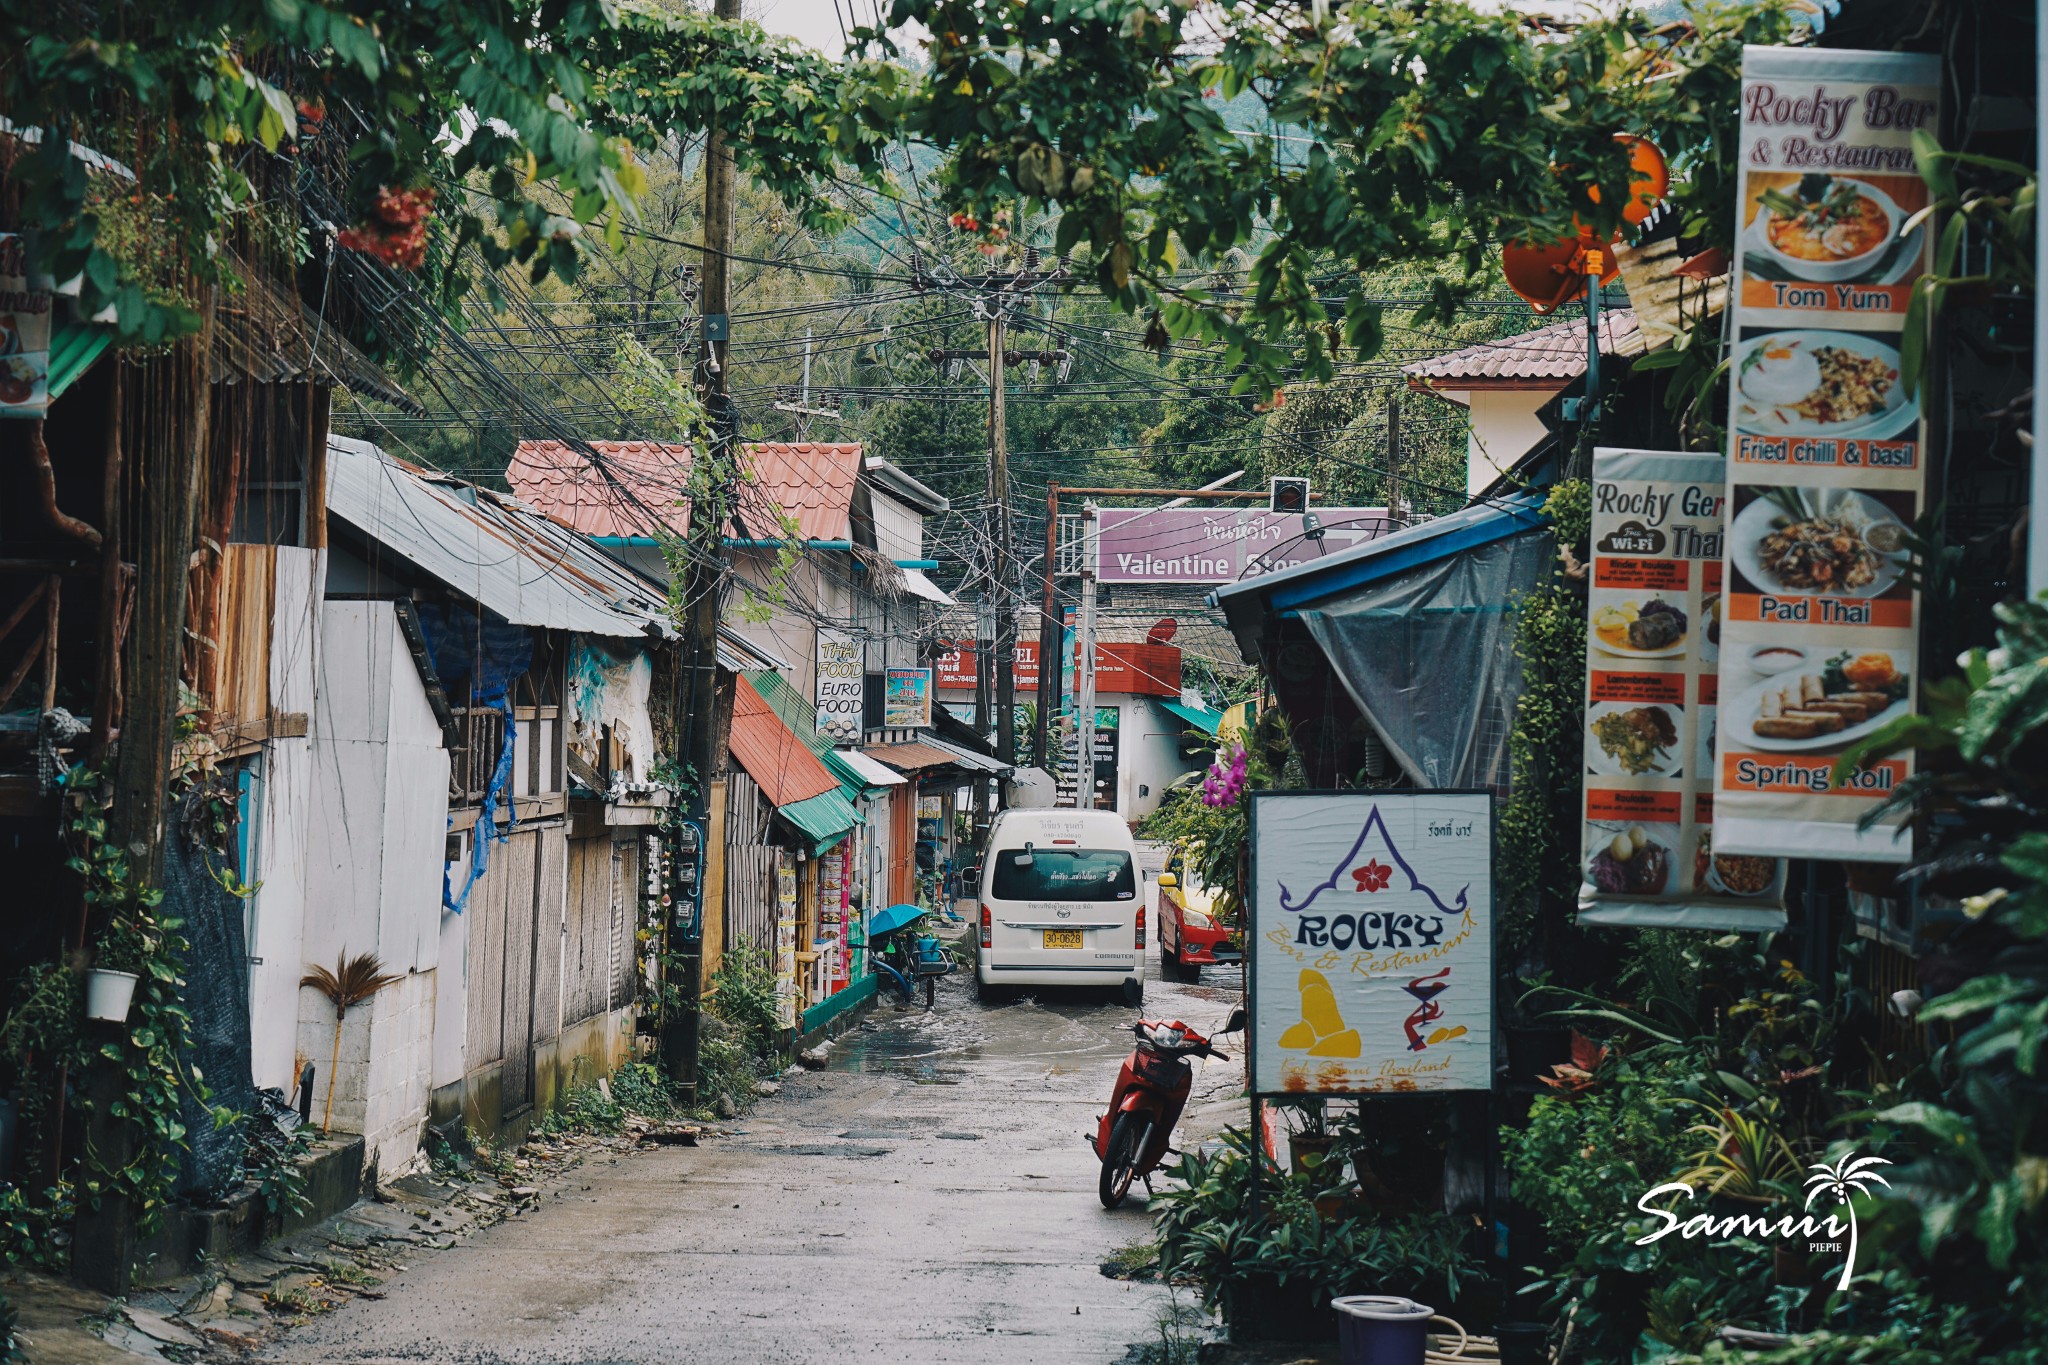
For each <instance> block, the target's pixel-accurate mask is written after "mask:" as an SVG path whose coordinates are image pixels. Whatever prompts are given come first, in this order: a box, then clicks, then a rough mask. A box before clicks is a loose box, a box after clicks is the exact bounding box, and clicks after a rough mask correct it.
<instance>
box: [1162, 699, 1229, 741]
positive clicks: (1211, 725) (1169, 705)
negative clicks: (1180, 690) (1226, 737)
mask: <svg viewBox="0 0 2048 1365" xmlns="http://www.w3.org/2000/svg"><path fill="white" fill-rule="evenodd" d="M1159 704H1160V705H1161V706H1163V707H1165V708H1166V709H1167V710H1169V711H1171V712H1173V714H1175V715H1176V716H1179V717H1180V718H1181V719H1182V720H1184V721H1186V722H1187V723H1188V724H1190V725H1193V726H1195V727H1196V728H1198V729H1201V730H1205V731H1207V732H1208V733H1210V734H1212V735H1213V734H1215V733H1216V731H1217V729H1218V727H1220V726H1221V725H1222V724H1223V713H1222V712H1221V711H1206V710H1204V709H1202V708H1201V707H1199V706H1182V705H1181V704H1180V703H1179V702H1177V701H1162V702H1160V703H1159Z"/></svg>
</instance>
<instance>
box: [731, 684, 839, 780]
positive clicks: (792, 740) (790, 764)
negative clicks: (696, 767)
mask: <svg viewBox="0 0 2048 1365" xmlns="http://www.w3.org/2000/svg"><path fill="white" fill-rule="evenodd" d="M729 742H730V744H731V747H732V756H733V757H734V758H735V759H737V760H738V762H739V765H740V766H741V767H742V768H745V769H746V770H747V775H748V776H750V777H752V778H753V779H754V781H756V782H757V783H759V784H760V786H761V794H762V795H763V796H765V797H767V798H768V804H769V805H771V806H778V807H780V806H788V805H794V804H795V803H796V802H798V801H807V800H809V799H810V798H811V797H813V796H823V795H824V794H825V793H826V792H828V791H838V790H839V781H838V779H837V778H835V777H833V776H832V774H831V773H829V772H827V771H825V765H824V764H823V763H821V762H819V761H818V756H817V755H816V754H814V753H812V752H811V747H810V746H809V745H808V744H805V743H804V742H803V741H802V740H801V739H798V738H797V736H796V733H795V732H794V731H792V730H791V729H790V728H789V727H788V726H787V725H784V724H783V723H782V717H780V716H778V715H776V714H775V712H774V710H773V709H772V708H771V707H770V706H769V705H768V703H767V702H766V701H765V700H763V699H762V696H761V694H760V693H759V692H756V691H755V690H754V685H753V684H752V683H750V682H748V681H747V680H746V679H745V678H735V679H734V680H733V697H732V738H731V740H730V741H729Z"/></svg>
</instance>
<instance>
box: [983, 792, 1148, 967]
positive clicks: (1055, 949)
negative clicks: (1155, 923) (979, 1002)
mask: <svg viewBox="0 0 2048 1365" xmlns="http://www.w3.org/2000/svg"><path fill="white" fill-rule="evenodd" d="M1139 877H1140V874H1139V871H1138V846H1137V843H1136V841H1134V840H1133V839H1132V838H1131V831H1130V828H1129V827H1128V826H1127V825H1125V824H1124V822H1123V820H1122V818H1121V817H1120V816H1118V815H1117V813H1116V812H1115V811H1108V810H1043V809H1040V810H1006V811H1004V812H1002V813H1001V814H1000V815H998V816H996V821H995V824H994V826H992V827H991V828H990V830H989V836H988V854H987V856H986V857H985V858H984V859H983V860H982V867H981V907H980V911H981V923H980V926H979V931H980V932H979V936H978V937H977V939H976V940H975V941H976V943H977V944H978V945H979V946H978V951H977V952H976V954H975V962H974V985H975V994H976V995H977V996H979V997H980V998H981V999H984V1000H987V999H991V998H993V997H995V996H997V995H999V994H1007V993H1008V991H1009V990H1010V988H1012V987H1016V986H1109V987H1116V988H1121V990H1122V992H1123V998H1124V1002H1125V1003H1126V1004H1130V1005H1136V1004H1139V1003H1140V1002H1142V1001H1143V1000H1144V998H1145V898H1144V897H1143V896H1142V895H1140V894H1139V889H1140V888H1139V885H1138V882H1139Z"/></svg>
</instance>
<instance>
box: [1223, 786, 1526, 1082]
mask: <svg viewBox="0 0 2048 1365" xmlns="http://www.w3.org/2000/svg"><path fill="white" fill-rule="evenodd" d="M1251 801H1252V820H1251V832H1252V868H1251V873H1252V903H1251V922H1250V930H1249V932H1248V933H1247V935H1246V949H1247V953H1248V956H1249V958H1250V964H1251V986H1250V1002H1249V1008H1248V1010H1247V1013H1248V1014H1249V1015H1250V1017H1251V1033H1250V1038H1249V1042H1248V1045H1247V1046H1248V1051H1249V1052H1250V1054H1251V1082H1252V1091H1253V1093H1255V1094H1260V1095H1282V1096H1284V1095H1367V1094H1380V1093H1401V1092H1407V1091H1426V1090H1486V1089H1490V1088H1491V1087H1492V1084H1493V797H1492V796H1491V795H1490V794H1488V793H1486V792H1440V791H1407V792H1388V791H1377V792H1259V793H1255V794H1254V795H1253V796H1252V798H1251Z"/></svg>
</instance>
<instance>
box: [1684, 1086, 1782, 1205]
mask: <svg viewBox="0 0 2048 1365" xmlns="http://www.w3.org/2000/svg"><path fill="white" fill-rule="evenodd" d="M1700 1107H1701V1108H1702V1109H1705V1110H1706V1111H1707V1113H1708V1114H1710V1115H1711V1116H1712V1119H1711V1121H1710V1122H1707V1123H1696V1124H1694V1125H1693V1126H1692V1127H1690V1128H1688V1129H1686V1131H1687V1132H1688V1133H1695V1134H1698V1135H1699V1136H1701V1137H1704V1138H1706V1139H1708V1143H1709V1145H1708V1146H1706V1147H1704V1148H1702V1149H1701V1150H1699V1151H1697V1152H1694V1153H1693V1154H1692V1156H1691V1158H1690V1159H1691V1161H1692V1162H1693V1165H1692V1167H1691V1168H1690V1169H1688V1170H1686V1171H1685V1172H1683V1173H1682V1174H1681V1175H1680V1176H1679V1177H1678V1178H1679V1179H1680V1180H1683V1181H1684V1182H1685V1183H1686V1184H1688V1185H1694V1186H1698V1187H1701V1188H1703V1189H1705V1190H1706V1191H1707V1193H1709V1194H1718V1195H1725V1196H1726V1197H1728V1198H1730V1199H1740V1200H1744V1201H1746V1202H1748V1203H1754V1204H1761V1203H1767V1202H1769V1201H1770V1200H1771V1199H1772V1198H1774V1197H1776V1196H1777V1194H1778V1192H1779V1191H1782V1190H1789V1189H1790V1188H1791V1184H1792V1180H1793V1178H1794V1177H1795V1176H1797V1175H1798V1174H1799V1158H1798V1157H1796V1156H1795V1155H1793V1152H1792V1144H1791V1143H1789V1142H1787V1141H1786V1140H1785V1136H1784V1134H1783V1133H1781V1132H1779V1131H1778V1128H1777V1126H1776V1123H1775V1115H1773V1114H1768V1113H1766V1114H1759V1115H1749V1114H1745V1113H1743V1112H1742V1111H1741V1110H1739V1109H1729V1108H1718V1109H1717V1108H1716V1107H1714V1106H1713V1105H1701V1106H1700Z"/></svg>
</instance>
